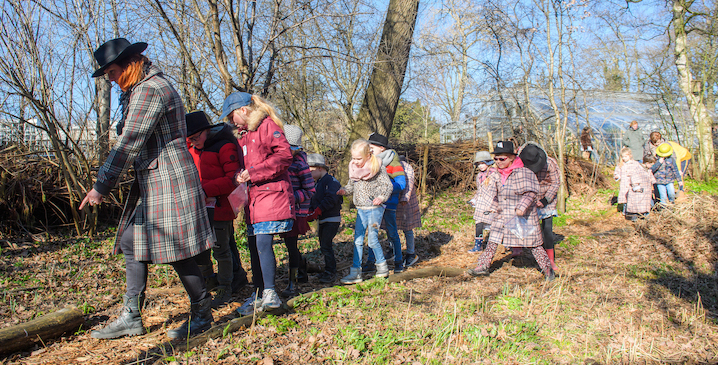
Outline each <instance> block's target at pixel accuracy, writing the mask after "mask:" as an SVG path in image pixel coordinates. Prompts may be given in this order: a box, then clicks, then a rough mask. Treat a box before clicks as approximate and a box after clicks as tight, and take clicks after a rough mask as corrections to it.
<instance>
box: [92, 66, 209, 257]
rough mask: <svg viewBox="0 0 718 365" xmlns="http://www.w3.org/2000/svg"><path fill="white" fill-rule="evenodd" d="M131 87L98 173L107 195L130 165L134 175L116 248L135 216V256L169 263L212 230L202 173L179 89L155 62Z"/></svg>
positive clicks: (192, 252) (200, 247)
mask: <svg viewBox="0 0 718 365" xmlns="http://www.w3.org/2000/svg"><path fill="white" fill-rule="evenodd" d="M127 92H131V95H130V99H129V104H128V105H127V107H126V108H125V113H123V114H124V128H123V131H122V134H121V135H120V136H119V137H118V140H117V142H116V143H115V146H114V147H113V148H112V150H111V151H110V154H109V156H108V157H107V161H105V164H104V165H102V167H101V168H100V170H99V172H98V173H97V183H96V184H95V189H96V190H97V191H98V192H100V193H101V194H103V195H107V194H108V193H109V191H110V189H112V187H114V186H115V185H116V184H117V181H118V179H119V177H120V176H122V175H123V174H124V173H125V172H126V171H127V170H128V169H129V168H130V165H133V166H134V169H135V172H136V178H135V181H134V183H133V184H132V188H131V189H130V194H129V196H128V197H127V202H126V203H125V208H124V210H123V212H122V217H121V218H120V225H119V227H118V229H117V236H116V237H115V248H114V253H115V254H118V253H120V252H121V250H120V247H119V242H120V238H121V237H122V234H123V233H124V231H125V229H126V228H127V225H128V224H129V223H130V220H131V219H132V217H133V215H134V227H135V230H134V255H135V259H136V260H137V261H145V262H153V263H171V262H176V261H180V260H184V259H187V258H190V257H193V256H196V255H197V254H198V253H200V252H202V251H205V250H207V249H208V248H210V247H211V245H212V244H213V242H214V234H213V233H212V228H211V226H210V224H209V220H208V219H207V210H206V209H205V202H204V193H203V192H202V187H201V185H200V180H199V174H198V172H197V168H196V167H195V164H194V162H193V160H192V156H191V155H190V153H189V150H188V149H187V143H186V140H185V138H186V137H187V127H186V125H185V111H184V107H183V106H182V100H181V98H180V96H179V94H177V91H175V89H174V88H173V87H172V85H170V83H169V82H168V81H167V80H166V79H165V78H164V76H163V74H162V72H161V71H160V70H159V69H158V68H157V67H156V66H150V67H149V72H148V73H147V76H146V77H145V78H144V79H143V80H142V81H140V82H139V83H138V84H137V85H135V86H134V87H132V89H130V90H128V91H127Z"/></svg>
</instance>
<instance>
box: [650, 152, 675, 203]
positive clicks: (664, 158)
mask: <svg viewBox="0 0 718 365" xmlns="http://www.w3.org/2000/svg"><path fill="white" fill-rule="evenodd" d="M656 155H658V161H656V163H655V164H653V167H651V171H652V172H653V176H654V177H655V178H656V187H657V188H658V194H659V197H660V199H661V204H662V205H664V206H665V205H668V203H673V202H674V201H675V200H676V188H675V186H674V183H675V182H676V181H678V185H679V186H680V187H681V189H683V176H681V172H680V170H679V169H678V165H677V164H676V159H675V157H673V146H672V145H671V144H670V143H667V142H666V143H663V144H661V145H660V146H658V149H656Z"/></svg>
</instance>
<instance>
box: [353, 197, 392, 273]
mask: <svg viewBox="0 0 718 365" xmlns="http://www.w3.org/2000/svg"><path fill="white" fill-rule="evenodd" d="M383 215H384V207H382V206H377V207H375V208H371V209H357V221H356V224H355V228H354V260H353V261H352V267H353V268H355V269H359V268H361V261H362V257H363V255H364V235H365V234H366V232H367V231H369V240H368V242H367V244H368V245H369V248H371V251H370V252H372V253H373V254H374V256H375V257H376V263H379V264H381V263H383V262H384V261H386V259H384V252H383V251H382V249H381V245H380V244H379V226H380V225H381V218H382V216H383Z"/></svg>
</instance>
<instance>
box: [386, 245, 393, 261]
mask: <svg viewBox="0 0 718 365" xmlns="http://www.w3.org/2000/svg"><path fill="white" fill-rule="evenodd" d="M384 259H386V261H389V262H391V261H394V249H393V248H392V249H391V250H390V251H389V253H387V254H386V255H384Z"/></svg>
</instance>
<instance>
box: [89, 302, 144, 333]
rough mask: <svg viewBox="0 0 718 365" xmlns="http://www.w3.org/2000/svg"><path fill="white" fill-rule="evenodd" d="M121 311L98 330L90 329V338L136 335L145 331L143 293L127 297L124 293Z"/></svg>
mask: <svg viewBox="0 0 718 365" xmlns="http://www.w3.org/2000/svg"><path fill="white" fill-rule="evenodd" d="M122 299H123V302H124V304H123V306H122V312H121V313H120V316H119V317H117V319H116V320H115V321H114V322H112V323H110V324H108V325H107V326H106V327H105V328H103V329H101V330H99V331H92V333H91V334H90V335H91V336H92V338H99V339H112V338H119V337H123V336H137V335H142V334H144V333H145V327H144V326H143V325H142V313H141V308H142V306H143V305H144V303H145V296H144V295H137V296H134V297H128V296H127V295H124V296H123V297H122Z"/></svg>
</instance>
